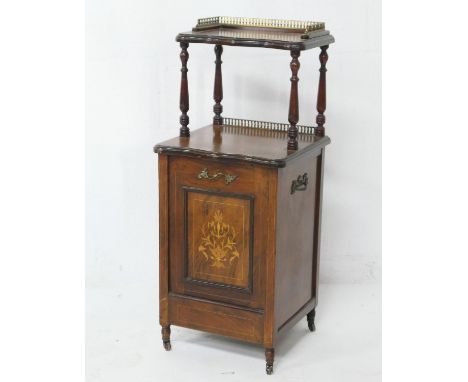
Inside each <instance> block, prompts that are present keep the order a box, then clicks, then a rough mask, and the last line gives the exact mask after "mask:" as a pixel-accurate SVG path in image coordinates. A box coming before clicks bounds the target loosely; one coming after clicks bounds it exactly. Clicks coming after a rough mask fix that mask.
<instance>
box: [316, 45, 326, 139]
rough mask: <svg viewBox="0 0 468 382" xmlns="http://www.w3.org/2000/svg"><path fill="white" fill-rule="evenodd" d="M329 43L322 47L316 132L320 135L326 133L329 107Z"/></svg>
mask: <svg viewBox="0 0 468 382" xmlns="http://www.w3.org/2000/svg"><path fill="white" fill-rule="evenodd" d="M327 49H328V45H325V46H322V47H320V55H319V60H320V79H319V87H318V93H317V111H318V114H317V118H316V122H317V128H316V134H317V135H318V136H321V137H323V136H324V135H325V128H324V127H323V125H324V124H325V115H324V113H325V109H326V108H327V82H326V81H327V67H326V65H327V61H328V53H327Z"/></svg>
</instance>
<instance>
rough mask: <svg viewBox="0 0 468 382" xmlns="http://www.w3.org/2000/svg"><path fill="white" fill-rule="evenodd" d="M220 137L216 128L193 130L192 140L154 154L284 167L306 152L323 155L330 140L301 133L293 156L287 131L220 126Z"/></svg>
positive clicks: (176, 140)
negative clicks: (287, 143)
mask: <svg viewBox="0 0 468 382" xmlns="http://www.w3.org/2000/svg"><path fill="white" fill-rule="evenodd" d="M218 134H219V135H220V136H219V137H218V139H215V138H216V131H215V133H214V132H213V125H208V126H204V127H202V128H200V129H196V130H192V131H191V136H190V138H180V137H176V138H173V139H169V140H167V141H165V142H161V143H159V144H157V145H156V146H155V147H154V151H155V152H157V153H167V154H179V155H184V156H200V157H204V158H207V159H227V160H239V161H242V162H249V163H256V164H262V165H266V166H271V167H285V166H286V163H287V162H288V161H291V160H293V159H294V158H296V157H298V156H300V155H302V154H303V153H304V152H306V151H314V152H315V151H318V152H320V150H321V148H322V147H324V146H326V145H328V144H329V143H330V138H328V137H327V136H324V137H318V136H316V135H311V134H300V133H299V134H298V136H297V141H298V148H297V150H296V151H293V152H290V151H288V149H287V147H286V145H285V142H286V141H287V138H288V133H287V132H286V131H271V130H266V129H252V128H248V127H238V126H228V125H222V126H219V131H218ZM221 136H222V139H221ZM297 175H299V174H297ZM291 180H292V179H291ZM289 184H291V183H289Z"/></svg>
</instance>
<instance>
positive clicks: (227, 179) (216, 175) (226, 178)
mask: <svg viewBox="0 0 468 382" xmlns="http://www.w3.org/2000/svg"><path fill="white" fill-rule="evenodd" d="M222 176H224V182H225V183H226V184H231V183H232V182H234V181H235V180H236V179H237V177H238V176H237V175H232V174H225V173H223V172H221V171H219V170H216V171H215V173H214V174H213V175H210V174H208V169H207V168H204V169H203V170H201V171H200V174H198V179H208V180H215V179H218V178H219V177H222Z"/></svg>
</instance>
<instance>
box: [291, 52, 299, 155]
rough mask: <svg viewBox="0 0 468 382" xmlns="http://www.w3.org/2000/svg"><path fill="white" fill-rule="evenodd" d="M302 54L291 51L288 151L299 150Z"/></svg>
mask: <svg viewBox="0 0 468 382" xmlns="http://www.w3.org/2000/svg"><path fill="white" fill-rule="evenodd" d="M300 54H301V52H300V51H299V50H291V57H292V60H291V64H290V67H291V72H292V76H291V95H290V96H289V116H288V120H289V123H290V124H291V125H290V126H289V130H288V150H297V147H298V146H297V127H296V124H297V122H298V121H299V96H298V90H297V83H298V82H299V77H298V76H297V72H298V71H299V67H300V66H301V64H300V63H299V59H298V58H299V56H300Z"/></svg>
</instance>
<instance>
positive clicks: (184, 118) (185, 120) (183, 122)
mask: <svg viewBox="0 0 468 382" xmlns="http://www.w3.org/2000/svg"><path fill="white" fill-rule="evenodd" d="M188 46H189V44H188V43H187V42H181V43H180V47H181V48H182V51H181V52H180V61H181V62H182V68H181V69H180V71H181V78H180V101H179V106H180V111H181V112H182V114H181V115H180V136H181V137H189V136H190V129H189V127H188V124H189V116H188V115H187V112H188V110H189V92H188V80H187V72H188V69H187V61H188V58H189V54H188V52H187V48H188Z"/></svg>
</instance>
